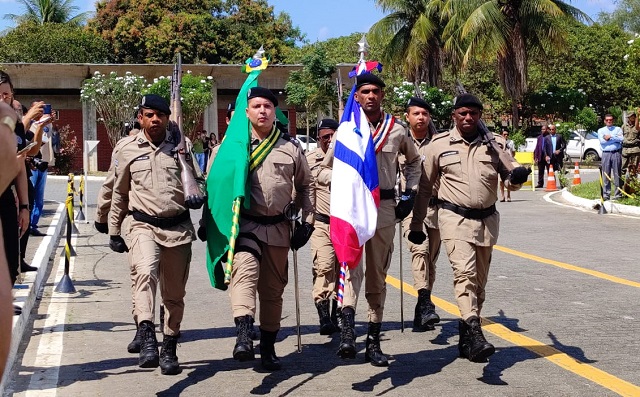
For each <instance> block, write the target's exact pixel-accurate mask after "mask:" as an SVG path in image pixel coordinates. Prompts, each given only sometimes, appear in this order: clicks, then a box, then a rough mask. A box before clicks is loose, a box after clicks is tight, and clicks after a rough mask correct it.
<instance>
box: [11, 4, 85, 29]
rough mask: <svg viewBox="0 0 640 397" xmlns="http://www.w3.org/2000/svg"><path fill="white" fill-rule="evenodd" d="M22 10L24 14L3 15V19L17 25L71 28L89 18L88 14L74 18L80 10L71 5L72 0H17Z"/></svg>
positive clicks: (81, 14)
mask: <svg viewBox="0 0 640 397" xmlns="http://www.w3.org/2000/svg"><path fill="white" fill-rule="evenodd" d="M18 2H19V3H20V4H21V5H22V8H23V9H24V14H19V15H17V14H5V16H4V18H5V19H10V20H12V21H13V22H15V23H16V24H18V25H21V24H23V23H36V24H40V25H43V24H45V23H65V24H69V25H72V26H81V25H83V24H84V22H85V21H86V20H87V18H88V17H89V13H88V12H83V13H80V14H77V15H74V16H71V15H72V14H73V13H75V12H77V11H78V10H79V9H80V8H79V7H77V6H74V5H73V0H18Z"/></svg>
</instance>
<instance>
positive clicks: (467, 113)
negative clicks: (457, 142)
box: [453, 107, 482, 135]
mask: <svg viewBox="0 0 640 397" xmlns="http://www.w3.org/2000/svg"><path fill="white" fill-rule="evenodd" d="M481 115H482V112H481V111H480V109H477V108H467V107H462V108H460V109H456V110H454V111H453V122H454V123H455V124H456V127H457V128H458V131H460V132H461V133H462V134H465V135H466V134H475V133H476V130H477V128H478V121H479V120H480V116H481Z"/></svg>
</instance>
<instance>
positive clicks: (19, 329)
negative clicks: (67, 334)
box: [0, 203, 65, 395]
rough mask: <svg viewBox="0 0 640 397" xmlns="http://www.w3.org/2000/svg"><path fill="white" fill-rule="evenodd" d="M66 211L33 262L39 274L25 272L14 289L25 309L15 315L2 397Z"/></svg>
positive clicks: (60, 211)
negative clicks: (20, 281)
mask: <svg viewBox="0 0 640 397" xmlns="http://www.w3.org/2000/svg"><path fill="white" fill-rule="evenodd" d="M64 211H65V205H64V203H60V204H59V205H58V208H57V209H56V213H55V215H54V216H53V219H52V220H51V224H50V225H49V228H48V229H47V235H46V236H45V237H43V238H42V241H41V242H40V245H38V249H37V250H36V253H35V255H34V257H33V260H32V261H31V264H32V265H33V266H36V267H37V268H38V271H37V272H35V274H34V273H33V272H31V273H24V274H23V279H22V283H20V284H17V283H16V285H15V286H14V287H13V292H14V298H15V301H14V303H15V304H16V305H18V306H20V307H21V308H22V314H21V315H19V316H13V328H12V331H11V346H10V348H9V356H8V357H7V364H6V367H5V370H4V375H3V376H2V380H1V382H0V395H3V394H4V388H5V386H6V384H7V381H8V377H9V376H10V374H11V372H12V370H13V365H14V364H15V359H16V356H17V354H18V348H19V347H20V343H22V336H23V334H24V331H25V330H26V328H27V326H28V324H29V323H30V320H31V311H32V309H33V306H34V305H35V302H36V299H37V297H38V296H40V294H41V291H42V284H43V283H44V281H45V280H46V278H45V275H46V274H47V272H48V270H49V269H48V265H49V262H52V261H50V257H51V253H52V252H53V250H54V249H55V247H57V246H58V241H59V240H60V232H61V231H62V226H63V225H64V222H63V221H62V220H63V214H64Z"/></svg>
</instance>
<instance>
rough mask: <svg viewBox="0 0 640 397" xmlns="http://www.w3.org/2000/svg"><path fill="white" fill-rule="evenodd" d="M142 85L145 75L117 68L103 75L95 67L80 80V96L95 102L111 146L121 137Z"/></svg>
mask: <svg viewBox="0 0 640 397" xmlns="http://www.w3.org/2000/svg"><path fill="white" fill-rule="evenodd" d="M145 85H146V80H145V78H144V77H142V76H137V75H134V74H132V73H131V72H126V74H125V76H124V77H123V76H118V75H117V73H116V72H111V73H109V75H105V74H102V73H100V72H98V71H96V72H95V73H94V75H93V77H91V78H89V79H87V80H85V81H84V83H83V84H82V90H81V91H80V100H81V101H88V102H91V103H93V104H94V105H95V107H96V110H97V111H98V114H99V115H100V121H102V122H103V123H104V126H105V128H106V130H107V134H108V135H109V143H110V144H111V147H114V146H115V145H116V142H118V140H119V139H120V138H121V137H122V131H123V127H124V123H125V122H128V121H130V120H131V117H132V115H133V113H134V111H135V109H136V108H137V106H138V105H139V104H140V99H141V93H142V90H143V89H144V88H145Z"/></svg>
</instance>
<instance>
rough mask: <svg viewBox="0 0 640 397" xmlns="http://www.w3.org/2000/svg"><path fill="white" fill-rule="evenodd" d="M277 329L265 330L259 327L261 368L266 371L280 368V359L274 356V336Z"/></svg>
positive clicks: (276, 333) (276, 334)
mask: <svg viewBox="0 0 640 397" xmlns="http://www.w3.org/2000/svg"><path fill="white" fill-rule="evenodd" d="M277 336H278V331H265V330H263V329H262V328H260V360H261V361H262V368H264V369H266V370H267V371H277V370H279V369H280V368H282V365H281V364H280V359H279V358H278V356H276V347H275V344H276V337H277Z"/></svg>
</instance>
